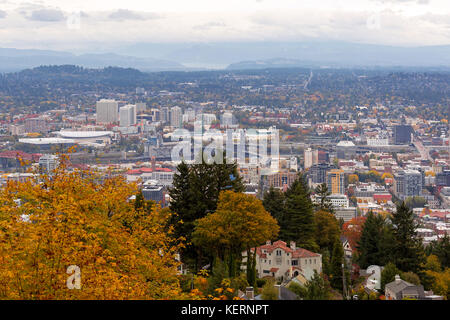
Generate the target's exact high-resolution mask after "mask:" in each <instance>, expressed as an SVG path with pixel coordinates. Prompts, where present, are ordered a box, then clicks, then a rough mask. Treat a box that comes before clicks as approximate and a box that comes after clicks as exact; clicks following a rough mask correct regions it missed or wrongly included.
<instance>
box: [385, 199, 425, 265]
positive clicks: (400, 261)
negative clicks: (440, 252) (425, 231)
mask: <svg viewBox="0 0 450 320" xmlns="http://www.w3.org/2000/svg"><path fill="white" fill-rule="evenodd" d="M391 221H392V225H393V234H394V242H395V246H394V258H395V265H396V266H397V267H398V268H399V269H400V270H402V271H404V272H407V271H412V272H416V273H418V272H420V270H421V265H422V264H423V263H424V262H425V254H424V250H423V246H422V241H421V239H420V237H419V236H418V234H417V231H416V229H417V227H418V224H417V223H416V222H415V221H414V213H413V212H412V210H410V209H409V208H408V207H407V206H406V204H405V203H404V202H402V203H401V204H400V205H398V206H397V210H396V212H395V213H393V214H392V218H391Z"/></svg>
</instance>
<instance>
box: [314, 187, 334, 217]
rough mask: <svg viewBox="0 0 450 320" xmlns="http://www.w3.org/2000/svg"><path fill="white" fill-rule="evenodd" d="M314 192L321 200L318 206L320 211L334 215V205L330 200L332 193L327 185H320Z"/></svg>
mask: <svg viewBox="0 0 450 320" xmlns="http://www.w3.org/2000/svg"><path fill="white" fill-rule="evenodd" d="M314 191H315V193H316V196H317V197H318V198H319V199H320V201H319V203H317V204H316V207H317V208H318V210H323V211H328V212H330V213H334V209H333V204H332V203H331V200H330V198H328V196H329V195H331V192H330V191H329V190H328V187H327V184H326V183H322V184H320V185H319V186H317V188H316V189H315V190H314Z"/></svg>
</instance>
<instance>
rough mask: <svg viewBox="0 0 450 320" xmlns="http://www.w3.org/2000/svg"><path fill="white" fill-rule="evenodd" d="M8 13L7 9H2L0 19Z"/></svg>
mask: <svg viewBox="0 0 450 320" xmlns="http://www.w3.org/2000/svg"><path fill="white" fill-rule="evenodd" d="M7 15H8V14H7V13H6V11H3V10H0V19H2V18H5V17H6V16H7Z"/></svg>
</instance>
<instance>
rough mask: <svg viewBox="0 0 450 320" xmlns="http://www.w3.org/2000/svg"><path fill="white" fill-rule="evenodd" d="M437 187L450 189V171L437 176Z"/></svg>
mask: <svg viewBox="0 0 450 320" xmlns="http://www.w3.org/2000/svg"><path fill="white" fill-rule="evenodd" d="M436 186H438V187H441V186H443V187H450V170H443V171H442V172H440V173H438V174H436Z"/></svg>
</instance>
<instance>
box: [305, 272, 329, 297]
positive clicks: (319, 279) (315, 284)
mask: <svg viewBox="0 0 450 320" xmlns="http://www.w3.org/2000/svg"><path fill="white" fill-rule="evenodd" d="M305 287H306V292H307V294H306V296H305V300H329V299H330V297H331V290H330V285H329V283H328V281H327V280H326V279H325V278H324V277H323V276H322V275H320V274H319V273H318V272H317V271H316V270H314V275H313V277H312V278H311V280H309V281H308V282H306V285H305Z"/></svg>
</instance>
